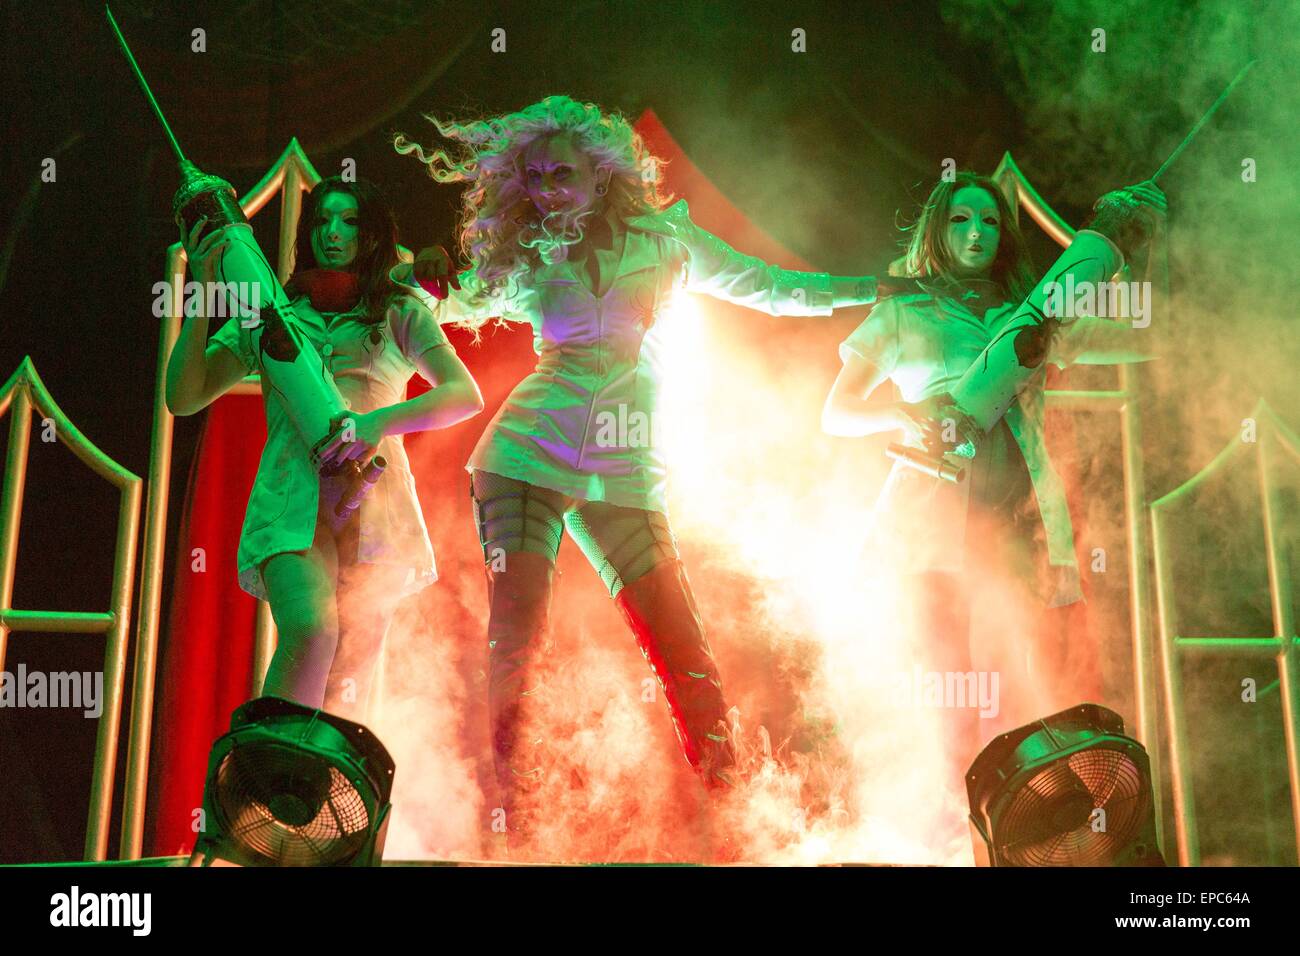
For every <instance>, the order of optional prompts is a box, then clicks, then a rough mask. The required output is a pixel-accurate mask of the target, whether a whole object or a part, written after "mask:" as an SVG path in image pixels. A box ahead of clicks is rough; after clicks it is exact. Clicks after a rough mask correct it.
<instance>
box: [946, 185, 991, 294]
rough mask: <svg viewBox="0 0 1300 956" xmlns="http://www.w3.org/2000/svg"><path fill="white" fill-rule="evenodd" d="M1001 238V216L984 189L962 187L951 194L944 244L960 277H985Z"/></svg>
mask: <svg viewBox="0 0 1300 956" xmlns="http://www.w3.org/2000/svg"><path fill="white" fill-rule="evenodd" d="M1001 235H1002V214H1001V213H999V212H998V204H997V202H996V201H995V200H994V199H993V197H992V196H991V195H989V192H988V190H987V189H981V188H980V187H979V186H963V187H962V188H961V189H959V190H957V192H956V193H954V194H953V197H952V204H951V205H950V206H949V208H948V222H947V223H945V224H944V240H945V241H946V242H947V243H948V249H949V251H950V252H951V253H952V257H953V260H954V261H955V262H956V264H957V272H958V273H959V274H960V275H962V276H964V277H968V278H972V277H984V276H987V275H988V273H989V269H991V268H992V267H993V260H994V259H995V258H996V257H997V254H998V240H999V238H1000V237H1001Z"/></svg>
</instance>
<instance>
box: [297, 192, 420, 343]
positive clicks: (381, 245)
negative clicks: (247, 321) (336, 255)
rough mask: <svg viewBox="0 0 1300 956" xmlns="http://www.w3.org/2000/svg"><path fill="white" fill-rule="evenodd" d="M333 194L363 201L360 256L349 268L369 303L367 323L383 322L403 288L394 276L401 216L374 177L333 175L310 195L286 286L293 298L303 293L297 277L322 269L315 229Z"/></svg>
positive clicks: (360, 204) (359, 225)
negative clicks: (314, 245) (313, 244)
mask: <svg viewBox="0 0 1300 956" xmlns="http://www.w3.org/2000/svg"><path fill="white" fill-rule="evenodd" d="M330 193H347V194H348V195H349V196H351V197H353V198H354V199H355V200H356V201H357V257H356V258H355V259H353V260H352V264H351V265H349V266H348V269H347V271H349V272H354V273H356V274H357V277H358V284H359V285H360V287H361V299H362V301H363V302H364V303H365V311H366V314H365V317H364V318H363V319H362V320H361V321H364V322H368V323H372V324H378V323H380V322H382V321H383V320H384V313H385V310H386V308H387V304H388V299H389V297H390V296H391V295H393V294H395V293H398V292H400V291H401V289H400V288H399V287H398V286H397V284H396V283H394V282H393V280H392V279H390V278H389V277H388V273H389V270H390V269H392V268H393V267H394V266H395V265H397V262H398V258H397V220H396V219H395V218H394V216H393V210H392V208H391V207H390V206H389V205H388V203H387V202H386V201H385V200H384V198H383V195H382V193H381V192H380V191H379V187H378V186H376V185H375V184H374V183H372V182H370V181H369V180H368V179H358V180H356V181H355V182H349V181H347V180H344V179H343V178H341V177H339V176H330V177H329V178H328V179H322V180H321V181H320V182H319V183H317V185H316V188H315V189H313V190H312V191H311V192H310V193H308V194H307V202H306V203H305V205H304V208H303V212H302V215H301V216H300V217H299V219H298V236H297V238H296V239H295V240H294V246H293V250H294V255H293V263H294V265H293V275H292V276H290V277H289V281H288V282H287V283H285V287H284V290H285V292H287V293H288V294H289V297H290V298H291V299H293V298H297V297H298V296H300V295H302V294H303V291H302V290H301V289H299V288H298V287H297V283H296V282H295V280H296V279H297V277H298V274H299V273H300V272H304V271H306V270H308V269H315V268H317V262H316V253H315V252H313V251H312V248H311V233H312V230H313V229H315V228H316V225H317V218H318V216H319V215H320V207H321V203H323V202H324V201H325V197H326V196H328V195H329V194H330Z"/></svg>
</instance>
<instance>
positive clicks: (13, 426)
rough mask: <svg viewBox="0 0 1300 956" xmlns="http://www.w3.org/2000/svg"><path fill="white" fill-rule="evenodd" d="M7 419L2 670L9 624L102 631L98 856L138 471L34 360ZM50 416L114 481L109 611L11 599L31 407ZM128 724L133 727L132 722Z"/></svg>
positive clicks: (116, 721) (112, 757)
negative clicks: (23, 604) (71, 407)
mask: <svg viewBox="0 0 1300 956" xmlns="http://www.w3.org/2000/svg"><path fill="white" fill-rule="evenodd" d="M11 407H12V409H13V413H14V414H13V417H12V418H11V419H10V420H9V450H8V454H7V457H6V460H5V473H4V491H3V496H2V497H0V514H2V515H3V522H4V523H3V526H2V529H0V670H3V669H4V663H5V653H6V651H7V650H8V645H9V632H10V631H35V632H45V633H51V632H53V633H68V632H72V633H78V634H104V635H106V637H107V642H106V645H105V648H104V687H105V691H106V695H105V701H104V710H103V713H102V714H101V715H100V718H99V728H98V730H97V733H96V737H95V764H94V772H93V775H92V777H91V783H90V811H89V813H88V815H87V819H86V844H85V859H87V860H103V859H104V858H105V855H106V853H107V852H108V829H109V817H110V814H111V812H112V805H113V774H114V771H115V770H116V769H117V744H118V738H119V736H120V734H121V726H122V685H123V680H124V677H125V670H126V655H127V644H128V642H129V638H128V636H127V629H128V628H129V627H130V624H131V591H132V588H133V586H134V584H135V556H136V534H137V532H138V531H139V528H140V476H139V475H136V474H133V473H132V472H130V471H128V470H127V469H126V468H123V467H122V466H121V465H120V464H118V463H117V462H116V461H114V460H113V459H112V458H110V457H109V456H108V455H106V454H105V453H104V452H103V451H102V450H101V449H100V448H98V447H97V446H96V445H95V443H94V442H92V441H91V440H90V439H89V438H87V437H86V436H85V435H83V434H82V433H81V430H80V429H78V428H77V426H76V425H74V424H72V422H71V421H70V420H69V419H68V416H67V415H65V414H64V413H63V409H61V408H59V406H58V403H57V402H55V401H54V399H53V398H52V397H51V396H50V393H49V391H48V390H47V389H46V387H45V383H44V382H42V381H41V377H40V375H39V374H37V372H36V366H35V365H33V364H32V359H31V356H30V355H29V356H27V357H25V358H24V359H23V361H22V364H20V365H19V366H18V369H17V371H15V372H14V374H13V375H11V376H10V377H9V381H8V382H6V383H5V386H4V389H3V390H0V416H2V415H4V413H5V412H7V411H9V410H10V408H11ZM33 409H35V410H36V411H38V412H40V413H41V417H42V418H43V419H46V420H49V421H52V422H53V423H54V434H55V436H56V437H57V438H58V440H59V441H60V442H62V443H63V444H65V445H67V446H68V448H70V449H71V450H72V453H73V454H74V455H76V456H77V457H78V458H80V459H81V461H82V463H84V464H85V465H86V467H87V468H89V469H90V470H91V471H93V472H94V473H95V474H97V475H99V476H100V477H101V478H103V479H104V480H106V481H108V482H109V483H110V484H112V485H114V486H116V487H117V489H118V490H119V492H120V493H121V494H120V498H119V504H118V511H117V543H116V545H115V546H114V550H113V585H112V592H111V594H112V598H111V604H110V607H109V609H108V612H107V613H103V612H93V611H20V610H16V609H15V608H13V607H12V606H11V604H12V601H13V593H14V570H15V567H16V566H17V561H18V528H19V525H20V523H21V522H22V514H23V493H24V491H25V490H26V486H27V457H28V452H29V450H30V447H31V432H32V410H33ZM132 729H133V731H134V727H133V728H132Z"/></svg>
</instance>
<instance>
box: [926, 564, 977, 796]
mask: <svg viewBox="0 0 1300 956" xmlns="http://www.w3.org/2000/svg"><path fill="white" fill-rule="evenodd" d="M911 584H912V586H911V594H912V595H913V596H914V598H915V600H916V609H917V615H916V618H915V620H916V627H915V640H916V643H915V647H916V648H917V657H918V658H919V661H918V663H919V664H920V667H921V670H922V671H924V672H925V673H927V674H940V675H943V679H944V682H945V684H946V683H947V681H948V675H950V674H966V673H969V672H970V670H971V652H970V597H969V595H968V594H967V592H966V584H965V582H964V581H963V580H962V579H961V578H960V577H958V576H956V575H952V574H946V573H942V572H929V573H924V574H917V575H915V576H914V577H913V578H912V579H911ZM964 703H967V704H969V703H971V702H969V701H965V702H964ZM940 718H941V719H940V721H939V722H940V724H941V726H942V728H943V731H942V737H941V741H942V749H941V753H942V758H941V759H942V765H943V775H944V783H945V785H946V786H948V787H950V788H951V789H952V790H953V791H954V792H958V793H960V792H961V788H962V786H963V780H964V778H965V773H966V770H967V768H969V767H970V765H971V763H972V762H973V761H974V760H975V757H976V756H977V755H978V754H979V750H980V743H981V741H980V714H979V709H978V708H977V707H973V706H968V707H950V708H949V707H945V708H944V709H943V710H942V711H941V714H940Z"/></svg>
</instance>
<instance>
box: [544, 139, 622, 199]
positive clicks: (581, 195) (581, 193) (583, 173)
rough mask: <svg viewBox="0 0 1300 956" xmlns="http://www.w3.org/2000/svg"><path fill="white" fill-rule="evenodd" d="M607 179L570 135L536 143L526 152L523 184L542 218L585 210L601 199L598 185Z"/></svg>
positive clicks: (606, 174) (606, 175)
mask: <svg viewBox="0 0 1300 956" xmlns="http://www.w3.org/2000/svg"><path fill="white" fill-rule="evenodd" d="M608 180H609V176H608V173H604V174H602V173H601V172H600V171H598V170H596V169H595V168H594V167H593V166H592V163H591V159H590V158H589V157H588V156H587V155H586V154H585V153H583V152H582V151H581V150H580V149H578V148H577V147H575V146H574V145H573V143H572V141H571V140H570V138H569V137H568V136H565V135H562V134H561V135H556V136H549V137H547V138H545V139H539V140H535V141H534V142H533V143H532V144H531V145H529V147H528V149H527V150H526V151H525V152H524V185H525V187H526V188H527V190H528V197H529V198H530V199H531V200H532V201H533V205H534V206H536V207H537V211H538V212H540V213H541V214H542V215H543V216H545V215H547V214H549V213H552V212H573V213H576V212H581V211H583V210H584V209H586V208H587V207H589V206H591V205H592V204H593V203H595V202H596V201H597V200H599V198H600V197H599V196H598V195H597V193H596V186H597V185H598V184H599V183H607V182H608Z"/></svg>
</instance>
